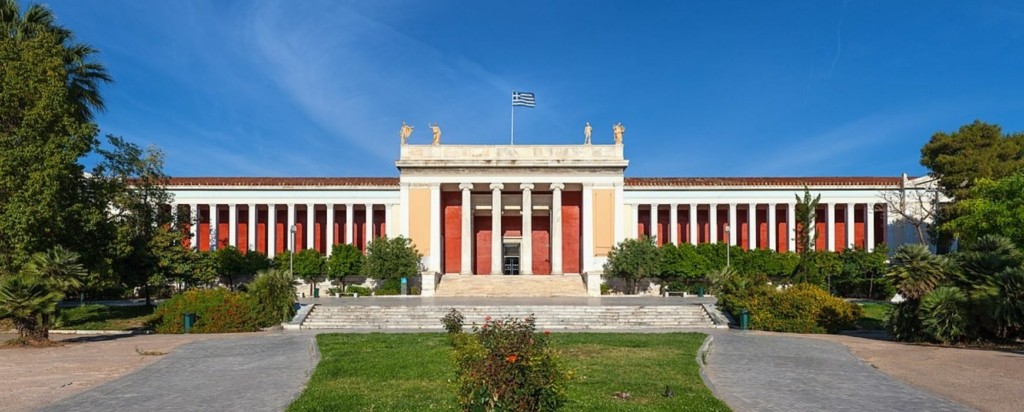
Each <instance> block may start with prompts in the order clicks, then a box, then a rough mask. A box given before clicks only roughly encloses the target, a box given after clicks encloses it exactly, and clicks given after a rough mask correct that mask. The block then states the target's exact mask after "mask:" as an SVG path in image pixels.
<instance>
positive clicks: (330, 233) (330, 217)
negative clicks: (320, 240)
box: [324, 203, 334, 256]
mask: <svg viewBox="0 0 1024 412" xmlns="http://www.w3.org/2000/svg"><path fill="white" fill-rule="evenodd" d="M326 233H327V240H325V241H324V245H325V246H324V248H325V249H326V250H324V254H325V255H327V256H330V255H331V249H332V248H333V247H334V203H328V204H327V231H326Z"/></svg>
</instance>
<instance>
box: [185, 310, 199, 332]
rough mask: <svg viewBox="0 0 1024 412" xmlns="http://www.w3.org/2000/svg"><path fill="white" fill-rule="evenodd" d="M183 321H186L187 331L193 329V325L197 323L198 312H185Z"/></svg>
mask: <svg viewBox="0 0 1024 412" xmlns="http://www.w3.org/2000/svg"><path fill="white" fill-rule="evenodd" d="M183 322H184V323H185V333H189V332H191V331H192V325H195V323H196V314H195V313H192V312H185V314H184V319H183Z"/></svg>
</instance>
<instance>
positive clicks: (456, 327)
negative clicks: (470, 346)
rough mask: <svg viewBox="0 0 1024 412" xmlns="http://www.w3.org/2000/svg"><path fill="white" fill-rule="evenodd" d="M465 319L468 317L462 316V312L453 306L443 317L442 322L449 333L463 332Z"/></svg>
mask: <svg viewBox="0 0 1024 412" xmlns="http://www.w3.org/2000/svg"><path fill="white" fill-rule="evenodd" d="M465 321H466V318H465V317H463V316H462V312H459V310H458V309H455V308H452V310H451V311H450V312H448V314H446V315H444V316H443V317H442V318H441V324H442V325H444V330H445V331H447V332H448V333H449V334H451V333H462V325H463V324H464V323H465Z"/></svg>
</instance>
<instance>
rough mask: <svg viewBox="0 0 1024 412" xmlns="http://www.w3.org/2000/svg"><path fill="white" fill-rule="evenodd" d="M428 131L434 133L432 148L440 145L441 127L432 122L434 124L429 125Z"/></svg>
mask: <svg viewBox="0 0 1024 412" xmlns="http://www.w3.org/2000/svg"><path fill="white" fill-rule="evenodd" d="M430 130H431V131H433V132H434V143H433V144H434V146H437V145H439V144H441V126H438V125H437V122H434V124H432V125H430Z"/></svg>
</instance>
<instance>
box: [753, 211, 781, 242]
mask: <svg viewBox="0 0 1024 412" xmlns="http://www.w3.org/2000/svg"><path fill="white" fill-rule="evenodd" d="M756 213H757V248H758V249H768V243H770V242H769V241H768V209H765V210H758V211H757V212H756ZM776 217H778V216H776ZM775 235H776V236H778V232H776V233H775Z"/></svg>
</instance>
